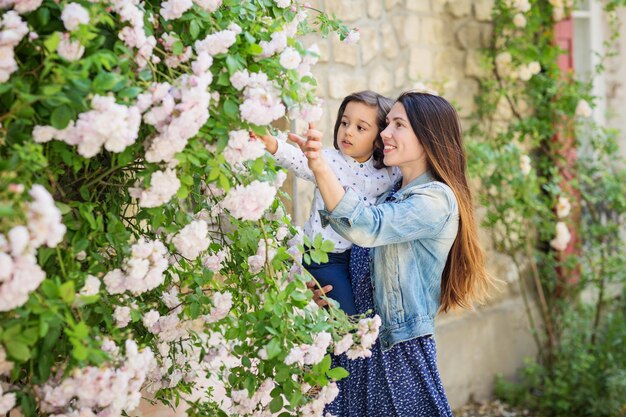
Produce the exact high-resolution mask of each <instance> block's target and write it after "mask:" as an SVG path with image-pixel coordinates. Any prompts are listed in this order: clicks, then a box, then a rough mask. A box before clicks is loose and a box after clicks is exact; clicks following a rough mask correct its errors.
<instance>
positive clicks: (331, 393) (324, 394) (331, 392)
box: [300, 382, 339, 417]
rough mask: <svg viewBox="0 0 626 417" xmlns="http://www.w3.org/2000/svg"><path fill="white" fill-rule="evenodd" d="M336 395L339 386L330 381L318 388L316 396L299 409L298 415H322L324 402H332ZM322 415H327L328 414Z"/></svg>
mask: <svg viewBox="0 0 626 417" xmlns="http://www.w3.org/2000/svg"><path fill="white" fill-rule="evenodd" d="M337 395H339V388H338V387H337V384H336V383H335V382H331V383H330V384H328V385H326V386H325V387H323V388H322V389H321V390H320V392H319V394H318V395H317V397H315V398H314V399H313V400H312V401H311V402H309V403H307V404H306V405H304V406H303V407H302V408H301V409H300V413H301V414H300V415H301V416H302V417H322V416H323V415H324V407H325V406H326V404H330V403H332V402H333V401H334V400H335V398H337ZM324 416H325V417H328V416H329V414H326V415H324Z"/></svg>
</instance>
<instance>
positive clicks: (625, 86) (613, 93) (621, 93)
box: [605, 8, 626, 157]
mask: <svg viewBox="0 0 626 417" xmlns="http://www.w3.org/2000/svg"><path fill="white" fill-rule="evenodd" d="M618 15H619V18H620V20H621V21H622V25H621V28H620V30H619V33H620V34H621V36H620V38H619V39H618V40H617V52H618V55H617V56H614V57H612V58H611V59H609V60H608V63H607V66H606V78H605V80H606V100H607V123H608V125H609V126H610V127H613V128H616V129H619V131H620V133H619V144H620V148H621V150H622V155H623V156H624V157H626V112H625V110H624V109H626V10H625V9H624V8H621V9H619V11H618Z"/></svg>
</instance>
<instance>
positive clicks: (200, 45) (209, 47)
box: [194, 23, 241, 56]
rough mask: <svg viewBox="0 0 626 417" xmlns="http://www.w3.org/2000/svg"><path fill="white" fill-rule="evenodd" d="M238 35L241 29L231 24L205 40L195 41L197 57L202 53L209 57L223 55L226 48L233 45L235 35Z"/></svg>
mask: <svg viewBox="0 0 626 417" xmlns="http://www.w3.org/2000/svg"><path fill="white" fill-rule="evenodd" d="M240 33H241V27H239V25H237V24H236V23H231V24H230V26H229V27H228V28H227V29H225V30H222V31H219V32H215V33H212V34H210V35H208V36H207V37H206V38H204V39H202V40H198V41H196V43H195V44H194V49H195V50H196V53H197V54H198V56H199V55H200V54H201V53H203V52H204V53H206V54H208V55H210V56H214V55H218V54H225V53H226V52H228V48H230V47H231V46H233V45H234V44H235V42H236V41H237V35H239V34H240Z"/></svg>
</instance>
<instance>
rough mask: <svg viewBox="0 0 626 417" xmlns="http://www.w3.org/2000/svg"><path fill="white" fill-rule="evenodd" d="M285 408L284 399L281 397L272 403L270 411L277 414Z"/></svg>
mask: <svg viewBox="0 0 626 417" xmlns="http://www.w3.org/2000/svg"><path fill="white" fill-rule="evenodd" d="M282 408H283V397H282V395H279V396H278V397H276V398H274V399H273V400H272V401H271V402H270V411H271V412H272V413H277V412H279V411H280V410H281V409H282Z"/></svg>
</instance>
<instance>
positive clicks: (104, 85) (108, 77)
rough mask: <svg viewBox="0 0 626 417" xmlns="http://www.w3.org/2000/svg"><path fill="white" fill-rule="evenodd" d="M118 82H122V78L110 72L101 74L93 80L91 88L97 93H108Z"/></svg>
mask: <svg viewBox="0 0 626 417" xmlns="http://www.w3.org/2000/svg"><path fill="white" fill-rule="evenodd" d="M120 81H122V77H121V76H120V75H117V74H114V73H112V72H101V73H100V74H98V75H97V76H96V78H95V79H94V80H93V84H92V87H93V89H94V90H97V91H109V90H111V89H113V87H115V85H116V84H117V83H118V82H120Z"/></svg>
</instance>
